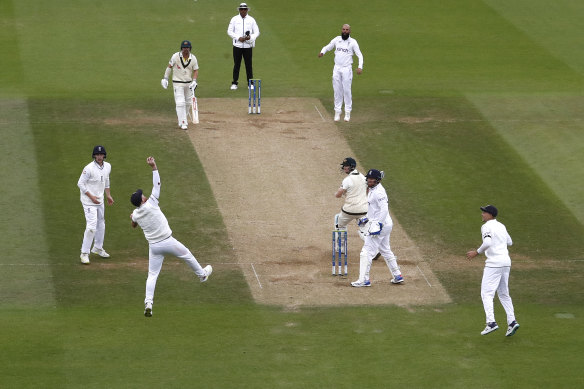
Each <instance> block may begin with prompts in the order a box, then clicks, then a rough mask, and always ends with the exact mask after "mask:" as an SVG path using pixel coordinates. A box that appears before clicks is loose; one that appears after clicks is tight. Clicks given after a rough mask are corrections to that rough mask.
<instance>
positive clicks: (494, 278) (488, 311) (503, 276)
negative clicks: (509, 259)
mask: <svg viewBox="0 0 584 389" xmlns="http://www.w3.org/2000/svg"><path fill="white" fill-rule="evenodd" d="M510 272H511V267H509V266H506V267H485V270H484V271H483V281H482V283H481V298H482V299H483V306H484V308H485V315H486V318H487V323H492V322H494V321H496V320H495V312H494V310H493V300H494V298H495V293H497V294H498V295H499V301H501V305H503V308H504V309H505V313H507V324H509V323H511V322H512V321H513V320H515V312H514V311H513V301H511V296H510V295H509V273H510Z"/></svg>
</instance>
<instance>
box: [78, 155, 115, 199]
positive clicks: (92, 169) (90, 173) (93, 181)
mask: <svg viewBox="0 0 584 389" xmlns="http://www.w3.org/2000/svg"><path fill="white" fill-rule="evenodd" d="M111 170H112V166H111V165H110V164H109V163H108V162H105V161H103V166H99V164H98V163H97V162H95V160H93V161H92V162H90V163H89V164H88V165H87V166H85V167H84V168H83V172H82V173H81V177H79V181H77V186H78V187H79V192H80V194H81V196H80V198H81V203H82V204H83V205H99V204H103V192H104V191H105V188H109V187H110V181H109V176H110V172H111ZM86 192H89V193H91V194H92V195H94V196H95V197H97V199H98V200H99V204H94V203H93V201H91V199H90V198H89V197H87V195H86V194H85V193H86Z"/></svg>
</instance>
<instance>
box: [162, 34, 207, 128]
mask: <svg viewBox="0 0 584 389" xmlns="http://www.w3.org/2000/svg"><path fill="white" fill-rule="evenodd" d="M191 49H192V45H191V42H189V41H182V43H181V44H180V50H181V51H179V52H177V53H174V54H173V55H172V57H170V61H169V62H168V67H167V68H166V71H165V72H164V78H163V79H162V80H161V81H160V83H161V84H162V87H163V88H164V89H166V88H168V77H169V76H170V73H171V72H172V87H173V90H174V101H175V103H176V116H177V117H178V126H179V127H180V128H181V129H183V130H186V129H187V128H188V124H187V111H188V109H189V107H190V104H191V101H192V98H193V95H194V93H195V89H196V88H197V78H198V77H199V64H198V62H197V58H196V57H195V56H194V55H193V54H192V53H191Z"/></svg>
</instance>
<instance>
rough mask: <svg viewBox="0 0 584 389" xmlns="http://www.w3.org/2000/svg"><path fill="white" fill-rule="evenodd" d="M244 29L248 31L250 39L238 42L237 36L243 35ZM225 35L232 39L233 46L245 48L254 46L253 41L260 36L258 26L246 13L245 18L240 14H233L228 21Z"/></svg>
mask: <svg viewBox="0 0 584 389" xmlns="http://www.w3.org/2000/svg"><path fill="white" fill-rule="evenodd" d="M246 31H249V36H250V39H249V40H247V41H244V42H240V41H239V38H241V37H242V36H245V33H246ZM227 35H229V36H230V37H231V39H232V40H233V46H235V47H240V48H244V49H247V48H250V47H255V41H256V39H257V38H258V36H260V28H259V27H258V24H257V23H256V21H255V19H254V18H252V17H251V16H249V15H247V16H246V17H245V18H242V17H241V15H235V16H234V17H232V18H231V20H230V21H229V26H227Z"/></svg>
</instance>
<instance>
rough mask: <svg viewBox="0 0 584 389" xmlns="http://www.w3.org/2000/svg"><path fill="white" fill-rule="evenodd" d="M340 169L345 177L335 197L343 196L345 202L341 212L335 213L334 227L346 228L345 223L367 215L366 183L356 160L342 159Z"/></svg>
mask: <svg viewBox="0 0 584 389" xmlns="http://www.w3.org/2000/svg"><path fill="white" fill-rule="evenodd" d="M341 169H342V170H343V172H344V173H345V174H346V175H347V177H345V178H344V179H343V182H342V183H341V187H340V188H339V189H338V190H337V192H336V193H335V197H336V198H341V197H343V196H345V204H344V205H343V206H342V207H341V212H339V213H338V214H336V215H335V228H336V229H338V230H347V225H348V224H349V223H350V222H351V221H352V220H357V219H360V218H362V217H363V216H365V215H367V183H366V182H365V176H364V175H363V174H361V173H359V171H358V170H357V162H356V161H355V160H354V159H353V158H351V157H347V158H345V159H343V162H342V163H341ZM360 235H361V234H360ZM361 237H362V238H363V236H361Z"/></svg>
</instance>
